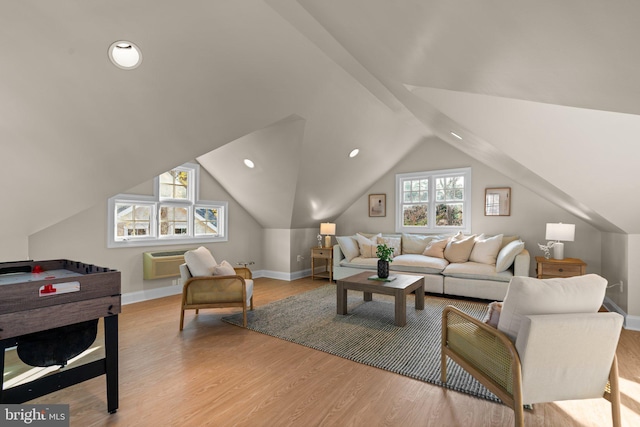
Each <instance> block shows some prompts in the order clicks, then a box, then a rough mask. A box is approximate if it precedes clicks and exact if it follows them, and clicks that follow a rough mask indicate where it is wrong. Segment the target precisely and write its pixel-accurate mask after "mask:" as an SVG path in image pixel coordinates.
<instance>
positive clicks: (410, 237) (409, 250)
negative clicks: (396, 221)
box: [402, 233, 435, 254]
mask: <svg viewBox="0 0 640 427" xmlns="http://www.w3.org/2000/svg"><path fill="white" fill-rule="evenodd" d="M434 239H435V238H434V237H433V236H421V235H419V234H406V233H403V234H402V253H403V254H421V253H423V252H424V250H425V249H426V248H427V245H428V244H429V242H430V241H432V240H434Z"/></svg>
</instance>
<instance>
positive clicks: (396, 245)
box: [374, 237, 401, 257]
mask: <svg viewBox="0 0 640 427" xmlns="http://www.w3.org/2000/svg"><path fill="white" fill-rule="evenodd" d="M376 243H377V244H378V245H382V244H386V245H387V247H389V248H393V255H392V256H394V257H396V256H398V255H400V245H401V243H400V237H378V241H377V242H376ZM377 249H378V248H377V246H376V250H375V251H374V254H375V252H377ZM376 256H378V255H376Z"/></svg>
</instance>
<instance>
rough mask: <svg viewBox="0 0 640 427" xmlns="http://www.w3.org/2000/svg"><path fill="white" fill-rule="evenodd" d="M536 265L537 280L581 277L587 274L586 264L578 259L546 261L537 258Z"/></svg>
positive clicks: (540, 257)
mask: <svg viewBox="0 0 640 427" xmlns="http://www.w3.org/2000/svg"><path fill="white" fill-rule="evenodd" d="M536 263H537V264H538V266H537V268H536V274H537V277H538V279H550V278H553V277H573V276H582V275H583V274H586V272H587V263H586V262H584V261H582V260H581V259H578V258H565V259H546V258H545V257H542V256H537V257H536Z"/></svg>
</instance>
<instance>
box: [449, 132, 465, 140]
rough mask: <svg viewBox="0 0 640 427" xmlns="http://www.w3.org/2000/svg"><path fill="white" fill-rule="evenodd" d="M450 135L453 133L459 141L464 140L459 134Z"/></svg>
mask: <svg viewBox="0 0 640 427" xmlns="http://www.w3.org/2000/svg"><path fill="white" fill-rule="evenodd" d="M450 133H451V135H453V136H455V137H456V138H458V139H459V140H462V137H461V136H460V135H458V134H457V133H455V132H450Z"/></svg>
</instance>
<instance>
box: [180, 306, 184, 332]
mask: <svg viewBox="0 0 640 427" xmlns="http://www.w3.org/2000/svg"><path fill="white" fill-rule="evenodd" d="M183 326H184V308H182V309H180V330H182V327H183Z"/></svg>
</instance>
